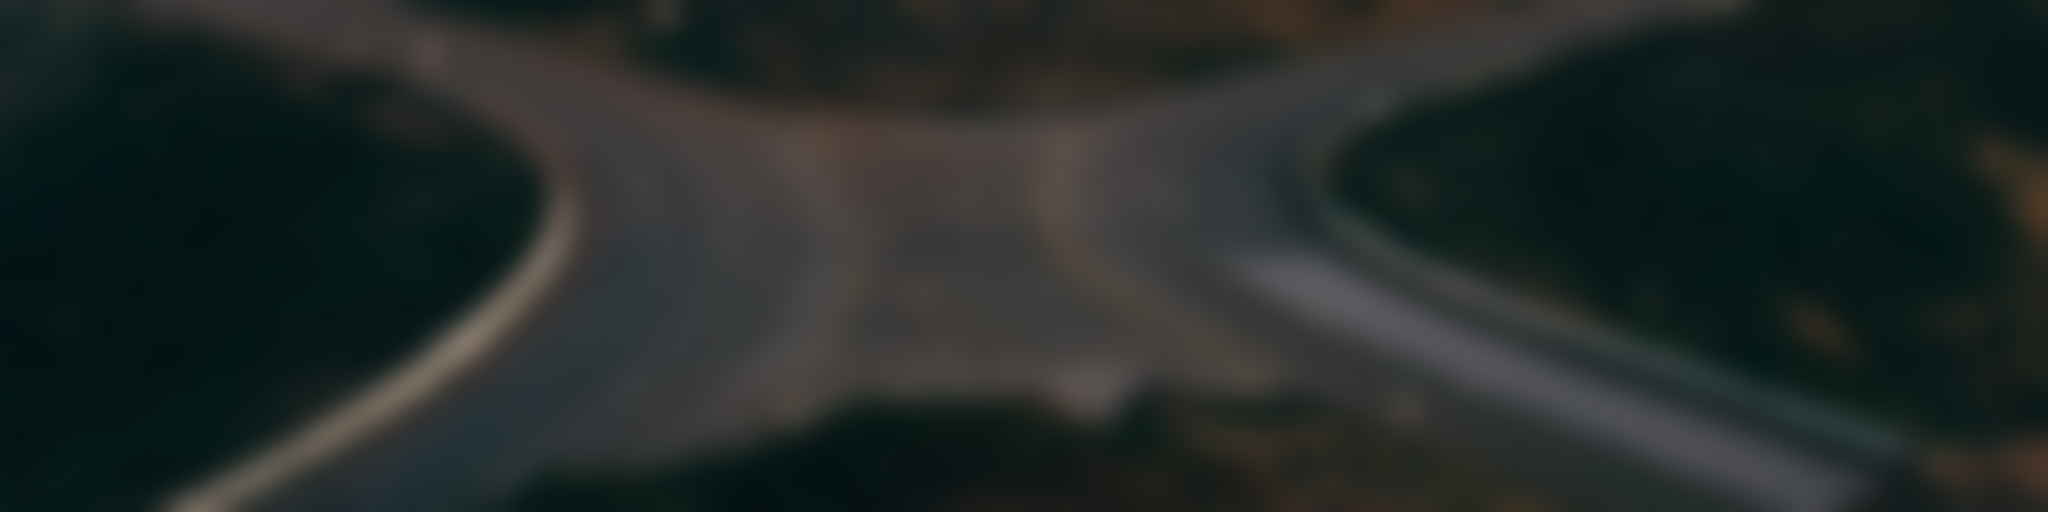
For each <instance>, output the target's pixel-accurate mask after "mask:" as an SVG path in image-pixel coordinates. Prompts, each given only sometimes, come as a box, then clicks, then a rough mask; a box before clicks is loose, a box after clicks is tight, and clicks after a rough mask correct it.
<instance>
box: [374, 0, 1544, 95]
mask: <svg viewBox="0 0 2048 512" xmlns="http://www.w3.org/2000/svg"><path fill="white" fill-rule="evenodd" d="M413 1H414V3H415V4H417V5H422V6H425V7H428V8H430V9H435V10H440V11H444V12H455V13H466V14H470V15H480V16H483V17H486V18H494V19H498V20H501V21H509V22H515V23H521V24H528V25H530V24H531V23H532V22H534V21H540V20H553V21H554V22H557V23H560V24H574V23H597V24H598V25H600V26H602V27H604V30H611V31H614V32H618V33H620V34H621V35H623V38H624V39H625V40H628V41H629V43H628V44H627V46H628V47H629V48H630V49H629V50H628V51H629V52H630V53H633V54H635V55H636V56H638V57H641V58H644V59H646V60H647V61H648V62H650V63H653V64H654V65H656V66H657V67H659V68H661V69H666V70H670V71H674V72H676V73H678V74H680V75H682V76H686V77H690V78H692V79H695V80H698V81H703V82H708V83H713V84H717V85H719V86H722V87H724V88H725V89H727V90H730V91H733V92H736V93H738V94H741V95H744V96H749V97H759V98H768V99H773V100H775V101H782V102H795V103H819V102H830V103H838V104H858V105H862V106H881V107H908V108H917V109H936V110H942V111H954V112H974V111H986V110H990V109H997V108H1005V107H1036V106H1068V105H1076V104H1094V103H1098V102H1101V101H1104V100H1107V99H1112V98H1117V97H1121V96H1126V95H1129V94H1133V93H1136V92H1140V91H1145V90H1150V89H1156V88H1159V87H1162V86H1166V85H1171V84H1180V83H1185V82H1188V81H1190V80H1198V79H1203V78H1208V77H1213V76H1217V75H1221V74H1227V73H1231V72H1237V71H1243V70H1246V69H1247V68H1250V67H1254V66H1257V65H1259V64H1263V63H1268V62H1270V61H1273V60H1276V59H1281V58H1285V57H1290V56H1295V55H1302V54H1314V53H1319V52H1325V51H1330V50H1332V49H1333V48H1334V47H1337V46H1341V45H1342V44H1343V43H1345V42H1347V41H1352V40H1356V39H1359V38H1361V37H1366V36H1371V35H1375V34H1383V33H1393V32H1398V31H1415V30H1421V29H1425V28H1426V27H1428V26H1430V24H1431V23H1433V22H1435V21H1438V20H1441V19H1444V18H1448V17H1450V16H1453V15H1457V14H1460V13H1469V12H1472V11H1477V10H1484V9H1492V8H1496V7H1499V6H1501V5H1504V4H1507V3H1508V2H1502V1H1500V0H1258V1H1245V0H1213V1H1192V2H1160V1H1156V0H1016V1H989V0H674V1H672V2H668V3H667V4H666V5H667V6H668V7H664V6H662V5H661V4H662V2H663V1H664V0H582V1H577V0H516V1H506V2H497V1H490V0H413Z"/></svg>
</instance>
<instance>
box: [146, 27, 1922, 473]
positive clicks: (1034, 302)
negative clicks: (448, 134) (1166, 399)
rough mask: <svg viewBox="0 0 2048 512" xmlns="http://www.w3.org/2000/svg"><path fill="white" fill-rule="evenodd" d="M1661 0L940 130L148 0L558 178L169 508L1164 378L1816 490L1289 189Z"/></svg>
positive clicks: (1739, 414) (654, 450)
mask: <svg viewBox="0 0 2048 512" xmlns="http://www.w3.org/2000/svg"><path fill="white" fill-rule="evenodd" d="M1660 4H1662V2H1640V3H1634V4H1630V5H1632V6H1633V7H1632V8H1631V9H1629V10H1617V9H1612V8H1606V9H1595V8H1590V7H1588V8H1571V7H1566V8H1558V9H1552V10H1545V11H1542V12H1523V13H1518V14H1515V15H1513V16H1512V17H1511V18H1512V19H1510V18H1507V17H1504V18H1502V19H1499V20H1480V21H1477V22H1474V23H1473V24H1472V25H1471V26H1469V27H1467V28H1464V29H1461V30H1463V32H1460V33H1445V34H1434V35H1430V36H1425V37H1422V38H1420V39H1417V40H1413V41H1407V42H1398V43H1396V42H1387V43H1383V44H1376V45H1370V47H1372V48H1375V50H1371V52H1368V53H1361V54H1356V55H1349V56H1345V57H1342V58H1331V59H1328V60H1325V61H1321V62H1314V63H1308V64H1305V65H1303V66H1301V67H1299V68H1295V69H1289V70H1279V71H1274V72H1270V73H1266V74H1263V75H1259V76H1254V77H1246V78H1243V79H1239V80H1232V81H1226V82H1224V83H1220V84H1216V85H1213V86H1210V87H1208V88H1206V89H1204V90H1199V91H1191V92H1185V93H1181V94H1178V95H1174V96H1168V97H1161V98H1157V99H1152V100H1147V101H1145V102H1142V103H1141V104H1138V105H1132V106H1129V107H1126V108H1120V109H1115V110H1111V111H1103V112H1077V113H1073V114H1071V115H1065V116H1048V117H1044V118H1035V119H1020V120H1008V121H1000V122H968V121H943V120H931V119H915V118H906V119H877V118H875V117H873V116H852V115H831V114H819V113H794V112H782V111H776V110H773V109H770V108H763V107H748V106H739V105H736V104H734V103H731V102H726V101H721V100H719V99H718V98H716V97H715V96H714V95H711V94H706V93H701V92H693V91H690V90H688V89H687V88H683V87H675V86H673V85H672V84H664V83H660V82H659V81H655V80H650V79H647V78H645V77H642V76H639V75H636V74H635V73H634V72H632V71H629V70H625V69H621V68H618V67H614V66H611V65H608V64H606V63H604V61H602V60H591V59H579V58H574V57H573V56H567V55H564V54H563V53H562V50H560V49H549V48H546V47H543V46H539V45H533V44H528V43H526V42H522V41H521V40H519V39H517V38H515V37H508V36H504V35H499V34H494V33H491V32H489V31H487V30H483V29H475V28H459V27H450V26H443V25H437V24H430V23H425V22H422V21H419V20H416V19H414V18H412V17H411V16H409V15H407V14H405V13H404V12H402V11H401V10H399V9H396V8H393V7H392V6H391V5H390V4H388V3H387V2H379V1H363V2H339V1H336V2H318V1H312V0H304V1H294V2H284V1H278V0H152V1H151V2H150V5H151V6H152V7H154V8H156V11H155V12H161V13H165V14H167V15H170V16H171V17H172V18H176V19H180V20H185V21H197V22H203V23H207V24H210V25H211V26H214V27H217V28H220V29H224V30H227V31H230V32H235V33H239V34H242V35H243V36H245V37H249V38H251V39H252V40H255V41H261V42H264V43H267V44H272V45H277V46H280V47H284V48H290V49H292V51H298V52H310V53H315V54H321V55H325V56H327V57H328V58H339V59H345V60H354V61H356V63H357V64H358V65H371V66H378V67H385V68H389V69H393V70H396V71H399V72H401V73H405V74H407V75H408V76H411V77H414V79H415V80H416V81H418V82H419V83H421V84H422V85H423V86H424V87H426V88H428V89H429V90H432V91H435V92H437V93H439V94H442V95H444V96H446V97H448V98H450V99H451V100H454V101H456V102H459V103H462V104H464V105H466V106H468V107H470V108H471V109H472V110H475V111H477V112H479V113H481V114H483V115H485V116H486V117H488V118H490V119H491V120H492V121H494V122H495V123H496V124H497V125H498V126H501V127H502V128H503V129H505V130H506V131H507V132H508V133H510V134H512V135H514V136H515V137H516V138H518V139H519V140H520V141H521V142H522V143H523V144H524V145H525V146H527V147H529V148H532V149H533V151H535V153H536V154H537V155H538V156H540V157H542V160H543V161H544V162H546V163H547V164H548V167H549V169H550V175H549V177H548V181H549V184H550V187H551V194H550V197H551V198H552V199H551V201H552V202H551V204H550V207H549V208H550V215H549V219H550V221H549V222H550V224H549V225H548V227H546V228H545V229H544V233H543V235H542V240H541V242H539V243H537V244H536V248H535V250H534V251H533V253H532V254H529V261H527V262H526V265H524V266H523V267H522V270H521V271H519V272H517V273H515V275H514V276H513V277H512V278H511V279H510V280H509V281H508V284H507V285H506V288H505V290H503V291H500V292H498V293H497V294H496V295H495V296H494V297H493V298H492V300H490V301H487V302H486V303H485V304H484V305H482V306H481V307H480V308H479V312H480V313H479V314H478V315H475V316H473V317H471V318H470V319H469V321H468V322H466V323H462V324H458V325H456V326H453V327H452V328H451V330H450V332H449V334H448V335H446V336H443V337H442V338H441V339H439V340H437V341H435V342H434V345H433V346H432V347H430V348H429V349H428V352H427V353H425V354H424V355H423V356H421V358H420V359H418V360H417V361H419V362H416V363H415V364H413V365H411V366H409V367H408V368H404V369H401V370H399V371H398V372H397V373H395V374H394V375H395V376H394V377H393V378H391V379H389V380H387V381H385V383H386V384H388V385H383V386H380V387H377V388H373V391H370V392H367V393H366V394H365V396H364V398H363V399H361V400H359V401H358V402H355V403H353V404H351V405H346V406H343V407H342V408H340V409H337V412H335V413H334V414H332V415H329V416H328V417H325V418H321V419H319V420H318V422H316V423H315V424H314V426H313V427H312V428H310V429H309V430H308V431H307V433H301V434H298V435H296V436H295V437H290V438H287V439H285V440H284V441H283V442H280V443H278V444H276V445H275V447H273V448H271V449H269V450H267V451H259V452H258V453H257V454H256V455H255V456H253V457H252V458H251V459H249V460H248V461H247V462H246V463H245V464H243V465H240V466H237V467H235V468H229V470H227V471H225V472H223V473H222V474H221V475H220V476H219V477H217V478H215V479H212V480H208V481H204V482H200V483H199V485H196V486H195V487H194V488H193V489H192V490H191V491H190V492H188V493H186V494H183V495H181V496H180V497H179V499H178V500H175V501H173V502H172V504H173V505H177V506H181V507H183V508H184V509H186V510H215V509H238V508H258V509H276V510H428V509H445V508H449V507H455V506H465V505H473V504H476V503H482V502H488V500H490V499H491V498H493V497H494V496H497V495H499V494H500V493H502V492H503V491H505V490H506V489H507V488H508V486H510V485H512V484H513V483H515V482H516V481H517V480H518V479H519V478H522V477H525V476H527V475H529V474H530V472H531V471H533V470H535V469H537V468H540V467H543V466H544V465H549V464H621V463H624V464H632V463H651V462H654V461H658V460H662V459H664V458H667V457H670V456H673V455H675V454H677V453H681V452H684V451H687V450H688V449H690V448H692V447H696V446H702V445H703V443H704V442H706V441H707V440H710V439H717V438H721V437H726V436H732V435H740V434H741V433H744V432H748V431H751V430H752V429H755V428H759V427H762V426H764V425H766V426H772V425H776V424H786V423H789V422H794V421H800V420H801V419H802V418H803V417H804V415H805V414H808V413H812V412H815V411H816V409H815V407H813V406H814V405H815V404H818V403H822V402H825V401H827V400H830V399H831V398H833V397H835V396H841V395H843V394H845V393H849V392H879V393H893V394H904V395H917V394H934V393H972V392H1006V393H1016V392H1041V393H1046V394H1048V395H1049V396H1051V397H1053V398H1054V399H1056V400H1058V401H1060V403H1062V404H1065V405H1066V406H1068V407H1070V408H1071V409H1072V410H1073V411H1074V412H1075V413H1076V414H1080V415H1084V416H1085V415H1089V414H1094V413H1099V412H1100V411H1102V410H1103V409H1104V408H1105V407H1108V406H1109V405H1112V404H1113V403H1114V401H1115V399H1116V398H1117V394H1118V392H1119V391H1120V390H1124V389H1128V388H1129V387H1130V386H1131V385H1134V383H1137V382H1140V381H1145V380H1168V381H1173V382H1177V383H1180V384H1183V385H1195V386H1206V387H1217V388H1223V389H1246V388H1256V387H1262V386H1303V387H1308V388H1311V389H1316V390H1320V391H1326V392H1330V393H1331V394H1333V395H1337V396H1340V397H1344V398H1348V399H1352V400H1356V402H1355V403H1358V404H1361V405H1362V406H1366V407H1381V406H1388V407H1392V406H1398V407H1399V409H1400V410H1402V411H1405V412H1404V414H1403V416H1404V417H1413V418H1425V420H1417V421H1420V423H1419V424H1418V428H1426V429H1429V430H1431V431H1436V432H1442V433H1444V435H1446V436H1453V437H1455V438H1456V439H1460V440H1463V441H1468V442H1471V443H1472V444H1475V445H1478V446H1480V447H1482V448H1485V449H1487V450H1490V451H1489V453H1493V454H1498V456H1499V459H1500V461H1501V462H1502V463H1503V464H1506V465H1510V466H1515V467H1518V468H1522V469H1526V470H1528V474H1529V475H1531V477H1532V478H1539V479H1542V478H1549V479H1551V480H1550V481H1552V482H1554V483H1557V484H1559V489H1560V490H1561V491H1562V492H1568V493H1579V494H1582V495H1584V496H1586V497H1587V498H1589V499H1592V500H1594V501H1595V502H1603V503H1606V504H1610V505H1614V506H1617V507H1632V508H1641V506H1643V505H1645V504H1654V505H1660V506H1659V507H1658V508H1659V509H1671V508H1672V507H1673V506H1677V505H1674V503H1690V504H1692V505H1690V506H1692V507H1696V508H1698V509H1701V510H1725V509H1742V508H1747V509H1758V510H1821V509H1826V508H1830V507H1833V506H1836V505H1839V504H1840V503H1841V502H1842V501H1843V500H1845V499H1848V498H1849V497H1852V496H1854V495H1856V494H1858V493H1859V492H1861V491H1863V490H1864V489H1865V488H1867V486H1868V484H1870V483H1871V477H1872V471H1873V468H1883V467H1885V466H1886V464H1889V463H1890V462H1891V461H1890V460H1888V459H1887V458H1886V457H1889V456H1891V455H1892V454H1893V452H1894V450H1895V449H1896V446H1895V445H1896V442H1895V441H1892V440H1890V439H1888V438H1886V437H1885V436H1883V435H1882V434H1874V433H1866V432H1862V431H1861V429H1859V428H1857V427H1855V426H1853V425H1850V426H1846V427H1843V426H1836V425H1834V420H1833V419H1832V416H1828V415H1816V414H1811V413H1808V412H1806V411H1808V409H1806V408H1803V407H1801V406H1786V407H1782V408H1781V407H1777V406H1775V405H1772V404H1774V403H1776V402H1774V401H1773V400H1774V399H1759V398H1755V397H1770V396H1775V395H1771V394H1767V393H1757V392H1753V391H1751V390H1748V389H1746V386H1743V385H1741V384H1739V383H1732V382H1728V381H1724V380H1722V379H1719V378H1718V377H1715V376H1713V375H1712V374H1711V372H1704V373H1702V372H1696V371H1694V370H1691V369H1689V368H1685V366H1686V365H1684V364H1680V363H1671V362H1666V361H1661V360H1654V358H1652V359H1653V361H1652V362H1651V363H1644V362H1643V360H1642V358H1640V357H1637V356H1636V355H1630V354H1615V353H1612V352H1613V351H1607V350H1605V349H1598V350H1579V349H1559V348H1540V347H1536V346H1532V345H1528V344H1524V343H1518V341H1522V340H1518V339H1515V338H1516V337H1517V336H1516V335H1518V334H1519V335H1522V336H1524V337H1526V335H1527V333H1529V332H1530V330H1529V329H1525V328H1515V329H1507V328H1501V329H1494V328H1484V327H1482V326H1479V325H1475V323H1474V322H1471V321H1466V320H1461V318H1464V317H1460V316H1457V315H1456V313H1454V312H1451V311H1448V310H1447V309H1445V308H1443V307H1440V306H1439V305H1438V304H1436V303H1434V302H1430V301H1429V300H1425V299H1421V298H1418V296H1421V295H1426V294H1422V293H1419V292H1417V291H1416V290H1418V289H1420V288H1416V287H1413V286H1403V285H1399V284H1397V283H1400V282H1405V281H1404V280H1412V279H1408V278H1412V277H1415V276H1414V275H1401V274H1426V273H1427V272H1424V271H1423V270H1418V269H1413V268H1397V267H1388V266H1380V267H1376V268H1374V269H1370V270H1368V271H1359V270H1354V268H1355V267H1354V266H1352V265H1346V264H1340V263H1339V262H1338V260H1337V259H1336V257H1334V256H1333V254H1337V251H1335V250H1333V247H1332V244H1331V243H1330V236H1329V233H1328V232H1326V231H1325V230H1323V229H1322V228H1320V227H1318V226H1319V224H1317V223H1316V222H1313V215H1312V214H1311V212H1310V211H1308V210H1307V209H1305V208H1303V207H1302V206H1301V202H1300V201H1299V200H1298V198H1293V197H1291V196H1290V194H1292V192H1290V190H1294V189H1295V187H1294V186H1293V185H1294V184H1293V183H1292V182H1290V181H1289V180H1290V179H1291V178H1292V177H1293V176H1294V175H1293V174H1292V172H1293V171H1292V167H1290V166H1293V165H1299V164H1301V163H1302V157H1301V155H1302V150H1303V148H1304V146H1305V144H1304V141H1306V140H1312V139H1313V138H1314V137H1315V136H1316V135H1317V134H1321V133H1325V131H1326V130H1327V129H1329V128H1331V127H1333V126H1336V125H1337V124H1338V123H1340V122H1343V121H1345V120H1350V119H1356V118H1358V117H1359V116H1366V115H1372V114H1374V113H1381V114H1383V113H1384V111H1385V109H1386V108H1387V107H1390V106H1394V105H1400V104H1404V102H1407V101H1410V100H1412V99H1414V97H1415V95H1416V94H1417V91H1441V90H1444V89H1445V84H1453V83H1462V82H1465V81H1467V79H1468V78H1470V77H1472V76H1476V75H1478V74H1483V73H1497V72H1501V71H1503V70H1509V69H1513V68H1515V67H1517V66H1521V65H1526V64H1528V63H1530V62H1534V59H1535V58H1536V57H1537V56H1539V54H1540V53H1541V52H1543V51H1549V50H1555V49H1556V48H1557V47H1559V46H1560V45H1563V44H1567V43H1571V42H1575V41H1586V40H1592V39H1597V37H1598V36H1599V35H1601V34H1605V33H1610V32H1612V31H1614V30H1618V29H1620V28H1622V27H1625V26H1631V24H1632V23H1634V22H1636V21H1640V20H1643V19H1647V18H1655V17H1657V16H1656V15H1658V14H1671V13H1674V12H1677V11H1675V10H1659V9H1656V8H1655V7H1656V6H1657V5H1660ZM1587 5H1592V4H1587ZM1504 16H1505V15H1504ZM1425 288H1426V287H1425ZM451 347H452V348H451ZM1646 365H1647V366H1651V367H1655V371H1637V370H1639V369H1641V368H1643V367H1645V366H1646ZM1617 368H1618V369H1617ZM1418 411H1420V413H1419V414H1418V413H1417V412H1418ZM1784 411H1793V412H1789V413H1788V412H1784ZM335 425H341V426H339V427H337V426H335ZM1506 425H1511V426H1512V427H1504V426H1506ZM1565 461H1569V463H1561V462H1565Z"/></svg>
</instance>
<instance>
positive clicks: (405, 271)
mask: <svg viewBox="0 0 2048 512" xmlns="http://www.w3.org/2000/svg"><path fill="white" fill-rule="evenodd" d="M103 50H104V51H103V52H101V53H100V54H98V55H96V56H95V57H94V58H95V59H96V65H97V66H98V68H99V70H100V72H99V73H98V75H97V76H96V78H95V80H94V81H93V82H92V83H90V84H89V85H88V86H87V87H84V88H82V89H80V90H78V91H75V92H76V94H77V96H78V98H77V99H76V101H73V102H71V103H69V104H70V105H72V107H70V108H65V109H61V110H57V111H52V112H48V113H46V114H45V115H42V116H40V117H38V118H36V119H34V120H32V122H31V123H27V124H26V126H29V128H28V129H24V130H19V131H10V132H7V133H4V134H0V239H4V240H6V241H7V242H6V243H4V244H0V308H4V309H5V310H6V311H7V314H6V315H5V316H4V319H0V389H4V391H0V393H4V396H5V397H6V401H5V403H6V404H7V406H8V407H9V409H10V412H11V413H10V414H9V415H8V416H9V417H10V420H9V422H8V423H7V424H6V426H5V430H4V433H5V435H4V437H5V439H6V441H5V443H4V444H0V450H4V452H0V460H4V461H6V462H5V464H6V465H7V466H8V471H7V474H8V475H10V476H9V477H8V478H7V479H6V480H5V482H0V509H10V510H11V509H16V508H19V509H22V510H98V509H108V510H131V509H136V508H142V506H143V505H145V504H147V503H149V501H148V500H153V499H156V498H157V497H158V496H157V493H160V492H163V491H165V490H166V486H168V485H173V484H176V483H180V481H181V480H183V479H188V478H192V477H195V476H198V473H197V472H198V471H201V470H206V469H211V466H213V465H216V464H221V463H224V462H226V461H227V457H228V456H229V455H231V454H234V453H237V451H238V450H242V449H247V448H251V447H253V443H254V442H256V441H259V440H262V439H264V438H266V437H268V436H271V435H274V434H277V433H279V432H280V427H282V426H284V425H286V424H287V422H289V421H292V420H295V419H297V418H299V417H301V416H302V415H303V414H305V413H308V412H310V411H312V410H314V409H315V408H317V407H320V406H322V405H324V404H326V403H328V401H329V400H332V399H334V398H337V397H338V395H339V393H341V392H343V391H344V390H346V389H348V387H349V386H350V385H352V384H355V383H358V382H360V381H361V380H362V379H363V378H364V377H367V376H369V375H370V374H371V372H373V371H375V370H377V369H379V368H380V367H382V366H383V365H385V364H387V363H389V362H391V361H393V360H394V358H396V357H397V356H399V355H400V354H402V353H403V351H404V349H405V348H407V347H408V346H410V345H411V344H412V343H413V342H414V341H416V340H418V339H420V337H422V336H423V335H425V334H426V333H427V332H428V330H429V329H431V328H432V327H434V326H435V324H436V323H438V322H440V321H442V320H443V319H445V318H447V317H448V316H449V315H450V314H451V313H452V312H454V311H455V310H456V307H457V306H459V305H460V304H461V303H462V302H464V301H466V300H470V298H471V297H472V296H473V295H474V294H475V293H476V292H477V290H478V289H479V287H480V286H481V285H483V284H484V283H485V282H486V281H487V280H488V279H489V278H490V277H491V276H492V275H493V274H494V273H495V272H497V271H498V269H499V267H500V266H501V265H502V263H503V262H505V261H507V260H508V259H509V258H508V256H509V255H510V254H511V253H512V252H513V251H514V250H515V249H516V247H517V244H518V243H519V242H520V241H521V240H522V239H523V238H524V237H525V236H526V233H527V231H528V229H529V228H528V224H529V223H530V222H531V221H532V220H533V212H534V206H535V205H534V203H535V201H536V197H535V195H534V190H533V187H534V184H533V182H532V177H531V176H529V175H528V174H527V169H526V168H525V167H524V165H523V164H522V163H521V162H520V161H519V160H518V159H517V158H515V156H514V155H512V154H511V153H510V152H509V151H507V150H506V149H505V148H502V147H499V146H498V145H497V144H496V143H495V142H494V141H492V140H489V139H487V138H486V137H484V136H483V135H482V134H481V133H480V132H479V131H478V130H477V129H476V128H475V127H471V126H465V125H462V124H461V123H459V122H455V121H452V120H450V118H449V117H448V116H447V115H446V114H445V113H443V112H440V111H437V110H435V109H434V108H431V107H429V106H426V105H424V103H423V102H422V101H421V100H420V99H418V98H415V97H411V96H407V95H405V94H404V93H402V92H400V91H397V90H394V89H392V88H391V87H389V86H388V85H385V84H383V83H382V82H380V81H377V80H374V79H370V78H367V77H362V76H351V75H345V74H343V75H333V74H330V75H319V74H315V73H312V72H310V70H308V69H291V68H287V67H285V66H284V65H282V64H281V63H280V62H278V61H274V60H269V59H265V58H260V57H256V56H253V55H249V54H244V53H238V52H236V51H233V50H230V49H228V48H226V47H224V46H222V45H220V44H216V43H213V42H210V41H205V40H200V39H195V38H190V37H184V36H173V35H164V34H142V33H116V34H112V35H111V37H110V38H109V39H108V40H107V41H105V44H104V45H103Z"/></svg>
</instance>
